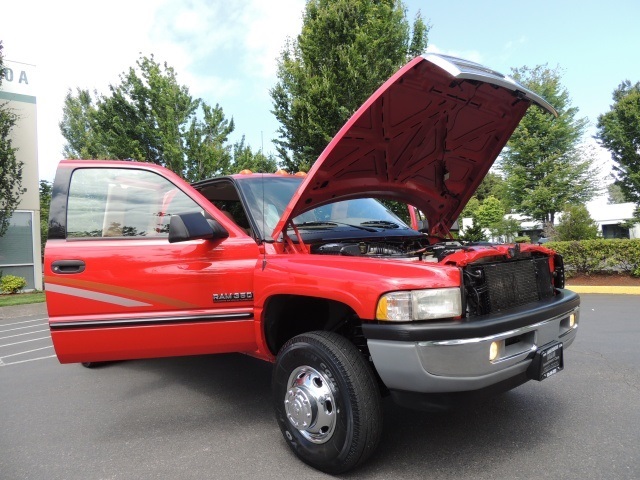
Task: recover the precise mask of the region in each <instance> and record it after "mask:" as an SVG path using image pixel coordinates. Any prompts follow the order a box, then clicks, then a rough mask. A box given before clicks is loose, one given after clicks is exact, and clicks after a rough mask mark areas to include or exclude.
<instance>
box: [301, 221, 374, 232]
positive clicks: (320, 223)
mask: <svg viewBox="0 0 640 480" xmlns="http://www.w3.org/2000/svg"><path fill="white" fill-rule="evenodd" d="M338 225H342V226H345V227H351V228H357V229H358V230H364V231H366V232H377V231H378V230H376V229H375V228H371V227H365V226H362V225H352V224H351V223H343V222H334V221H315V222H303V223H299V224H296V228H313V227H337V226H338Z"/></svg>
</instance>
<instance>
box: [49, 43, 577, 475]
mask: <svg viewBox="0 0 640 480" xmlns="http://www.w3.org/2000/svg"><path fill="white" fill-rule="evenodd" d="M531 104H537V105H538V106H540V107H541V108H543V109H545V110H547V111H549V112H551V113H552V114H555V111H554V110H553V108H552V107H551V106H550V105H549V104H548V103H547V102H545V101H544V100H543V99H542V98H540V97H539V96H537V95H536V94H535V93H533V92H531V91H528V90H527V89H526V88H524V87H523V86H521V85H519V84H517V83H516V82H514V81H513V80H511V79H510V78H508V77H504V76H503V75H501V74H499V73H497V72H494V71H492V70H489V69H487V68H485V67H482V66H481V65H478V64H475V63H471V62H467V61H464V60H460V59H455V58H451V57H446V56H440V55H425V56H422V57H418V58H416V59H414V60H412V61H411V62H409V63H408V64H407V65H406V66H405V67H403V68H402V69H400V70H399V71H398V72H397V73H396V74H394V75H393V76H392V77H391V78H390V79H389V80H388V81H387V82H386V83H385V84H384V85H382V86H381V87H380V89H378V90H377V91H376V92H375V93H374V94H373V95H372V96H371V97H370V98H369V99H368V100H367V101H366V102H365V103H364V104H363V105H362V107H361V108H360V109H359V110H358V111H357V112H356V113H355V114H354V115H353V117H352V118H351V119H350V120H349V121H348V122H347V123H346V124H345V125H344V127H343V128H342V129H341V130H340V131H339V132H338V134H337V135H336V137H335V138H334V139H333V140H332V142H331V143H330V144H329V145H328V147H327V148H326V150H325V151H324V152H323V153H322V155H321V156H320V157H319V159H318V160H317V161H316V163H315V164H314V166H313V168H312V169H311V171H310V172H309V174H308V175H306V176H298V175H288V174H287V175H277V174H255V173H254V174H251V173H250V172H244V174H238V175H232V176H226V177H220V178H214V179H210V180H205V181H201V182H198V183H195V184H193V185H188V184H187V183H185V182H184V181H183V180H182V179H181V178H179V177H178V176H177V175H175V174H174V173H172V172H170V171H168V170H166V169H164V168H161V167H159V166H156V165H152V164H148V163H136V162H128V161H77V160H74V161H71V160H67V161H63V162H61V163H60V166H59V168H58V171H57V174H56V178H55V182H54V185H53V195H52V201H51V208H50V212H51V213H50V223H49V240H48V242H47V246H46V251H45V283H46V295H47V306H48V310H49V318H50V320H49V324H50V328H51V335H52V338H53V342H54V346H55V350H56V353H57V355H58V358H59V359H60V362H62V363H71V362H81V363H84V364H85V365H86V366H92V365H95V364H96V363H97V362H106V361H110V360H123V359H139V358H151V357H167V356H176V355H199V354H211V353H219V352H244V353H247V354H249V355H253V356H256V357H258V358H261V359H264V360H266V361H268V362H272V363H274V368H273V380H272V388H273V403H274V408H275V412H276V418H277V421H278V423H279V425H280V428H281V430H282V433H283V435H284V438H285V439H286V441H287V443H288V444H289V445H290V447H291V448H292V450H293V451H294V452H295V454H296V455H298V457H299V458H301V459H302V460H303V461H304V462H306V463H308V464H310V465H312V466H314V467H316V468H318V469H320V470H323V471H325V472H329V473H339V472H344V471H347V470H349V469H351V468H353V467H355V466H356V465H358V464H360V463H362V462H363V461H364V460H366V458H367V457H368V456H370V455H371V453H372V452H373V451H374V449H375V447H376V445H377V443H378V440H379V437H380V432H381V425H382V418H381V416H382V411H381V403H380V402H381V400H380V399H381V396H382V395H388V394H390V395H391V396H392V397H393V398H394V399H395V400H396V401H397V402H398V403H400V404H403V405H409V406H415V407H419V408H431V409H434V408H441V407H442V406H444V405H451V404H455V403H458V402H459V401H461V400H466V399H469V398H475V396H476V395H481V394H486V393H494V392H499V391H504V390H507V389H510V388H513V387H515V386H518V385H520V384H522V383H524V382H526V381H527V380H530V379H535V380H542V379H544V378H546V377H548V376H550V375H553V374H555V373H557V372H559V371H561V370H562V369H563V367H564V357H563V352H564V349H566V348H567V347H568V346H569V345H570V344H571V343H572V342H573V340H574V338H575V336H576V331H577V328H578V321H579V304H580V299H579V297H578V296H577V295H575V294H574V293H572V292H570V291H567V290H565V289H564V288H563V287H564V271H563V263H562V258H561V257H560V256H559V255H556V254H555V253H554V252H553V251H551V250H549V249H547V248H545V247H542V246H534V245H490V244H488V245H487V244H485V245H472V244H462V243H459V242H456V241H454V240H453V239H452V237H451V235H450V234H449V228H450V227H451V225H452V224H453V222H454V221H455V220H456V218H457V217H458V215H459V214H460V212H461V211H462V209H463V207H464V206H465V204H466V202H467V201H468V199H469V198H470V197H471V195H472V194H473V192H474V191H475V189H476V188H477V187H478V185H479V184H480V182H481V181H482V179H483V177H484V176H485V175H486V173H487V171H488V170H489V168H490V167H491V165H492V163H493V162H494V160H495V158H496V157H497V156H498V154H499V153H500V151H501V149H502V148H503V147H504V145H505V143H506V142H507V140H508V138H509V136H510V135H511V133H512V132H513V130H514V129H515V128H516V126H517V125H518V123H519V121H520V119H521V118H522V116H523V115H524V113H525V112H526V110H527V108H529V106H530V105H531ZM374 198H382V199H392V200H397V201H401V202H404V203H406V204H408V205H411V206H413V207H415V208H417V209H418V210H420V211H421V212H423V213H424V216H425V218H426V221H427V224H426V225H423V227H424V228H422V229H421V231H416V230H415V229H412V228H409V227H408V226H407V225H406V224H405V223H404V222H403V221H402V220H400V219H399V218H398V217H397V216H395V215H394V214H393V213H391V212H390V211H389V210H387V209H386V208H385V207H384V205H383V204H381V203H379V202H378V201H377V200H375V199H374Z"/></svg>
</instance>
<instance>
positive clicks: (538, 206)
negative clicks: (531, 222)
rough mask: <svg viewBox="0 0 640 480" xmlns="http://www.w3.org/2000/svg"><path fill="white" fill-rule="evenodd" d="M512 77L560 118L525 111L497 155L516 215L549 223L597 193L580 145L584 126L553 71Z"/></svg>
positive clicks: (524, 72)
mask: <svg viewBox="0 0 640 480" xmlns="http://www.w3.org/2000/svg"><path fill="white" fill-rule="evenodd" d="M513 76H514V77H515V79H516V80H518V81H519V82H520V83H522V84H523V85H524V86H526V87H528V88H529V89H531V90H533V91H534V92H536V93H538V94H539V95H541V96H542V97H543V98H545V99H546V100H547V101H549V102H550V103H551V104H552V105H553V106H554V107H555V108H556V109H557V111H558V118H554V117H553V116H552V115H549V114H546V113H545V112H543V111H542V109H540V108H530V109H529V110H528V111H527V113H526V115H525V116H524V118H523V119H522V121H521V122H520V125H519V126H518V128H516V130H515V132H514V133H513V135H512V136H511V139H510V140H509V142H508V143H507V147H506V148H505V150H504V151H503V152H502V155H501V159H500V163H499V164H500V168H501V169H502V172H503V173H504V175H505V197H506V199H507V201H508V202H509V204H510V205H511V206H512V208H514V209H515V210H516V211H517V212H520V213H523V214H525V215H527V216H529V217H531V218H534V219H536V220H540V221H541V222H543V224H549V223H551V224H552V223H553V221H554V219H555V216H556V214H557V213H558V212H560V211H562V208H563V207H564V205H566V204H568V203H572V204H579V203H584V202H586V201H587V200H589V199H590V198H592V197H593V194H594V193H595V192H596V191H597V180H596V178H597V175H594V172H593V170H592V165H593V156H592V154H591V153H590V152H588V151H587V150H586V149H583V148H581V146H580V142H581V138H582V135H583V133H584V131H585V128H586V126H587V122H588V121H587V119H586V118H577V114H578V109H577V108H576V107H572V106H571V101H570V99H569V93H568V91H567V90H566V88H564V87H563V86H562V85H561V83H560V80H561V78H560V73H559V72H558V70H557V69H555V70H552V69H549V68H548V67H546V66H537V67H535V68H533V69H531V68H528V67H522V68H519V69H514V70H513Z"/></svg>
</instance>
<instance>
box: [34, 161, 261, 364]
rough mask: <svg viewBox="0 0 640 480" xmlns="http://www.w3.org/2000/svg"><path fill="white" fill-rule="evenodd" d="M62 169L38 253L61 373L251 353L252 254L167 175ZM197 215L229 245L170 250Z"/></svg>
mask: <svg viewBox="0 0 640 480" xmlns="http://www.w3.org/2000/svg"><path fill="white" fill-rule="evenodd" d="M137 165H138V166H136V164H127V163H125V162H101V163H99V164H94V163H93V162H82V161H75V162H68V161H65V162H62V163H61V164H60V167H59V168H58V172H57V175H56V180H55V182H54V188H53V197H52V204H51V218H50V234H49V239H48V241H47V245H46V250H45V267H44V271H45V290H46V296H47V308H48V310H49V318H50V320H49V324H50V328H51V333H52V338H53V342H54V346H55V349H56V353H57V355H58V358H59V359H60V361H61V362H62V363H69V362H98V361H104V360H119V359H133V358H149V357H164V356H174V355H195V354H205V353H218V352H232V351H240V352H243V351H245V352H251V351H254V350H255V349H256V340H255V333H254V327H253V271H254V268H255V265H256V259H257V258H258V247H257V245H256V243H255V241H253V239H251V238H250V237H248V236H247V235H246V234H244V233H243V232H242V231H241V230H240V229H239V228H237V227H234V226H233V224H232V223H231V222H230V220H228V219H227V218H220V217H224V216H223V215H221V214H220V212H219V211H218V210H217V209H216V208H215V207H213V206H212V205H211V204H208V202H207V201H206V199H204V198H203V197H201V196H200V195H199V194H198V193H197V192H195V190H193V189H192V188H191V187H190V186H189V185H187V184H186V183H185V182H184V181H182V180H181V179H180V178H179V177H177V176H176V175H174V174H172V173H171V172H169V171H167V170H164V169H162V168H160V167H155V166H149V167H145V166H139V165H140V164H137ZM191 212H201V213H202V214H203V215H205V216H208V217H209V218H213V219H215V220H217V221H218V222H219V223H220V224H221V225H222V226H223V227H224V228H225V229H227V230H228V232H229V237H228V238H224V239H217V240H190V241H186V242H180V243H169V241H168V231H169V221H170V218H171V216H173V215H177V214H181V213H191Z"/></svg>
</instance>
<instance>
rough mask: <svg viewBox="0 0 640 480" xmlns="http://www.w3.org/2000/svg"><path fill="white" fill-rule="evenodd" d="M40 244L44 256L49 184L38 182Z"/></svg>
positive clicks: (47, 225) (47, 231) (49, 195)
mask: <svg viewBox="0 0 640 480" xmlns="http://www.w3.org/2000/svg"><path fill="white" fill-rule="evenodd" d="M39 191H40V242H41V243H40V244H41V245H42V248H43V250H42V254H43V255H44V245H45V243H46V242H47V235H48V233H49V206H50V205H51V183H50V182H47V181H46V180H40V189H39Z"/></svg>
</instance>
